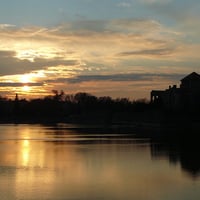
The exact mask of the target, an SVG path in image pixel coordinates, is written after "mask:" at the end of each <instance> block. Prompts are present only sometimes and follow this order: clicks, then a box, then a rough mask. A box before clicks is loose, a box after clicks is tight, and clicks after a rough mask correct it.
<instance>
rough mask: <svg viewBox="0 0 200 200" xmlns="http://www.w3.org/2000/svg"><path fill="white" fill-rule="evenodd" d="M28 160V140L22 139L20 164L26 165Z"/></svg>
mask: <svg viewBox="0 0 200 200" xmlns="http://www.w3.org/2000/svg"><path fill="white" fill-rule="evenodd" d="M29 160H30V142H29V140H23V143H22V165H23V166H25V167H27V166H28V164H29Z"/></svg>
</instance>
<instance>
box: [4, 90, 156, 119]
mask: <svg viewBox="0 0 200 200" xmlns="http://www.w3.org/2000/svg"><path fill="white" fill-rule="evenodd" d="M149 109H152V105H151V104H150V103H149V102H148V101H147V100H145V99H140V100H129V99H128V98H116V99H112V98H111V97H109V96H103V97H96V96H94V95H91V94H88V93H84V92H80V93H77V94H65V93H64V92H63V91H57V90H54V91H53V94H52V95H50V96H46V97H44V98H37V99H31V100H26V99H20V97H18V96H17V95H16V97H15V99H13V100H11V99H7V98H4V97H0V120H1V121H17V120H19V121H20V120H21V121H28V120H32V121H57V122H59V121H60V122H80V123H81V122H83V123H84V122H87V121H88V122H90V121H91V122H95V121H101V122H105V123H110V122H111V121H112V120H113V118H117V119H118V120H120V118H123V119H121V120H124V117H125V118H130V116H132V115H133V113H141V112H144V111H147V110H149Z"/></svg>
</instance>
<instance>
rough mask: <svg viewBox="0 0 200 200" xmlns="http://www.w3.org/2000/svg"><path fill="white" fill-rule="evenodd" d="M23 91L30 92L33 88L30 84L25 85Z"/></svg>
mask: <svg viewBox="0 0 200 200" xmlns="http://www.w3.org/2000/svg"><path fill="white" fill-rule="evenodd" d="M22 90H23V92H29V91H30V90H31V88H30V87H29V86H28V85H24V86H23V87H22Z"/></svg>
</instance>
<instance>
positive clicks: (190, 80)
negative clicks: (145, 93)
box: [151, 72, 200, 110]
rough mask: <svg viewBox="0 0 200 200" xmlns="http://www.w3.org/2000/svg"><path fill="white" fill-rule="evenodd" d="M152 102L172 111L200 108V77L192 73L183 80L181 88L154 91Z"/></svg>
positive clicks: (172, 87) (170, 87) (174, 86)
mask: <svg viewBox="0 0 200 200" xmlns="http://www.w3.org/2000/svg"><path fill="white" fill-rule="evenodd" d="M151 102H152V103H159V104H161V105H163V106H164V108H167V109H172V110H180V109H187V110H194V109H196V108H198V109H199V108H200V75H199V74H197V73H196V72H192V73H191V74H189V75H187V76H186V77H184V78H183V79H181V84H180V87H179V88H177V86H176V85H173V86H169V88H168V89H166V90H152V91H151Z"/></svg>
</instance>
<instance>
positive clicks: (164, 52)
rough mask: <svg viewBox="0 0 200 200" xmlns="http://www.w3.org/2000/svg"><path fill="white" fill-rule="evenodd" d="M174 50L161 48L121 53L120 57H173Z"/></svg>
mask: <svg viewBox="0 0 200 200" xmlns="http://www.w3.org/2000/svg"><path fill="white" fill-rule="evenodd" d="M174 51H175V50H174V49H171V48H160V49H144V50H139V51H129V52H121V53H119V54H118V56H135V55H140V56H169V55H172V53H173V52H174Z"/></svg>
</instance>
